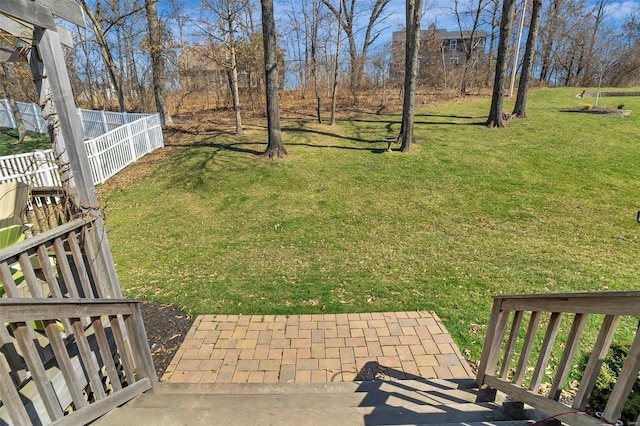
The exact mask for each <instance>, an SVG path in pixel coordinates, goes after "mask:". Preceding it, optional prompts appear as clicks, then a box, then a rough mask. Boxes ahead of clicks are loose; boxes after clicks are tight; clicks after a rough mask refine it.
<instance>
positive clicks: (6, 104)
mask: <svg viewBox="0 0 640 426" xmlns="http://www.w3.org/2000/svg"><path fill="white" fill-rule="evenodd" d="M2 103H3V104H4V109H5V111H7V116H8V117H9V121H10V122H11V128H12V129H17V128H18V123H16V118H15V117H14V115H13V111H11V105H9V100H8V99H3V100H2Z"/></svg>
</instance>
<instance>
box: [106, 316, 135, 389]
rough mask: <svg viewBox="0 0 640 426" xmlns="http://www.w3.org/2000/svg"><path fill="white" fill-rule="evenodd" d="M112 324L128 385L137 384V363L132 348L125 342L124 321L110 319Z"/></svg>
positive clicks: (114, 317) (115, 318) (119, 318)
mask: <svg viewBox="0 0 640 426" xmlns="http://www.w3.org/2000/svg"><path fill="white" fill-rule="evenodd" d="M109 320H110V322H111V330H112V331H113V337H114V340H115V341H116V347H117V348H118V353H119V354H120V362H121V363H122V366H123V367H124V374H125V378H126V380H127V384H129V385H131V384H133V383H135V382H136V376H135V373H134V371H135V363H134V362H133V359H132V358H131V347H130V345H128V344H127V342H126V341H125V334H124V332H123V324H124V319H123V318H122V317H120V316H113V317H111V318H109Z"/></svg>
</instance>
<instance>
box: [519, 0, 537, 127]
mask: <svg viewBox="0 0 640 426" xmlns="http://www.w3.org/2000/svg"><path fill="white" fill-rule="evenodd" d="M541 11H542V0H533V8H532V10H531V23H530V24H529V34H528V35H527V45H526V47H525V51H524V57H523V58H522V71H521V72H520V82H519V83H518V94H517V95H516V104H515V106H514V108H513V115H515V116H516V117H519V118H526V116H527V113H526V109H527V95H528V93H529V81H530V79H531V71H532V70H533V56H534V55H535V51H536V44H537V42H538V31H539V30H540V12H541Z"/></svg>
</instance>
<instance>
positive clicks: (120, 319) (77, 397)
mask: <svg viewBox="0 0 640 426" xmlns="http://www.w3.org/2000/svg"><path fill="white" fill-rule="evenodd" d="M33 321H38V323H34V322H33ZM61 324H64V326H62V325H61ZM0 326H1V327H3V328H4V329H8V330H10V332H11V336H10V340H9V341H5V342H4V344H3V345H2V346H1V348H2V351H0V397H1V398H2V405H1V406H0V424H16V425H30V424H49V423H53V424H69V425H71V424H73V425H76V424H87V423H89V422H91V421H93V420H95V419H96V418H98V417H100V416H101V415H103V414H105V413H107V412H108V411H110V410H111V409H113V408H115V407H117V406H119V405H122V404H124V403H125V402H127V401H129V400H130V399H132V398H134V397H135V396H137V395H139V394H140V393H142V392H145V391H147V390H149V389H153V388H155V386H156V385H157V378H156V374H155V370H154V367H153V360H152V358H151V353H150V351H149V346H148V344H147V340H146V335H145V330H144V325H143V322H142V317H141V314H140V308H139V304H138V302H137V301H132V300H104V299H103V300H86V299H6V298H4V299H0ZM127 335H128V339H126V336H127ZM8 352H13V353H14V354H17V355H18V356H19V357H21V358H22V359H24V362H25V363H26V365H27V367H28V368H27V371H28V375H27V377H26V378H23V379H21V380H16V378H15V376H14V375H12V371H11V367H10V364H11V363H10V360H9V359H8V358H7V353H8Z"/></svg>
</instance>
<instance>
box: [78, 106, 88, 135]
mask: <svg viewBox="0 0 640 426" xmlns="http://www.w3.org/2000/svg"><path fill="white" fill-rule="evenodd" d="M78 117H79V118H80V124H81V125H82V134H83V135H84V137H85V138H86V137H87V129H86V128H85V126H84V116H83V115H82V108H78Z"/></svg>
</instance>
